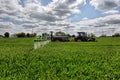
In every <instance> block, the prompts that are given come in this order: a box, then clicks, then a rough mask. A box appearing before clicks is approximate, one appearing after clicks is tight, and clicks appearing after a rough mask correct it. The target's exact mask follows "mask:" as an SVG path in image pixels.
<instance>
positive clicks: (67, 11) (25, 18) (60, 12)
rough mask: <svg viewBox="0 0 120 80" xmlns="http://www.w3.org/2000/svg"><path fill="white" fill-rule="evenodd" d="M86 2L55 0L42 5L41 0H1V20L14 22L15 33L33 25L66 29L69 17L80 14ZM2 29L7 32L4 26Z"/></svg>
mask: <svg viewBox="0 0 120 80" xmlns="http://www.w3.org/2000/svg"><path fill="white" fill-rule="evenodd" d="M8 4H9V5H8ZM84 4H85V0H53V1H52V2H51V3H49V4H48V5H47V6H42V5H41V3H40V0H23V2H22V0H11V1H10V0H0V14H1V16H0V22H1V23H3V24H6V23H7V22H9V23H12V24H13V27H11V30H12V29H14V31H13V32H15V33H16V32H19V31H29V30H28V29H29V28H30V29H31V27H32V28H35V29H37V28H36V26H37V27H38V28H39V29H43V30H44V29H45V28H46V26H49V28H48V27H47V28H48V29H49V30H50V29H51V30H55V29H62V30H65V29H66V27H67V26H69V25H70V23H69V21H68V20H67V18H68V17H69V16H70V15H71V14H79V13H80V10H79V9H78V8H79V7H80V6H83V5H84ZM6 20H7V21H6ZM3 21H4V22H3ZM3 27H4V26H3ZM6 28H8V29H9V27H6ZM15 29H16V30H15ZM20 29H21V30H20ZM0 30H1V32H6V30H4V29H3V28H0Z"/></svg>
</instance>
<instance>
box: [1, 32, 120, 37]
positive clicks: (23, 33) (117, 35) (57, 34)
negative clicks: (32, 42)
mask: <svg viewBox="0 0 120 80" xmlns="http://www.w3.org/2000/svg"><path fill="white" fill-rule="evenodd" d="M44 35H49V34H48V33H42V35H41V36H44ZM36 36H37V33H25V32H20V33H16V34H15V35H14V37H18V38H22V37H36ZM39 36H40V35H39ZM55 36H68V37H75V35H70V34H66V33H65V32H61V31H59V32H56V33H55ZM88 36H90V37H95V34H93V33H91V34H88ZM0 37H5V38H9V37H10V33H9V32H5V33H4V36H2V35H0ZM99 37H120V33H115V34H113V35H112V36H107V35H106V34H102V35H101V36H99Z"/></svg>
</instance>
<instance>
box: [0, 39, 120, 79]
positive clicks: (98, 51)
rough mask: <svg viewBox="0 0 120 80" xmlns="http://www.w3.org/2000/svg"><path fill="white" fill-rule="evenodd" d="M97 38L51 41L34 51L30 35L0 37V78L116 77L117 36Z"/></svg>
mask: <svg viewBox="0 0 120 80" xmlns="http://www.w3.org/2000/svg"><path fill="white" fill-rule="evenodd" d="M97 40H98V42H51V43H49V44H47V45H45V46H44V47H41V48H39V49H36V50H34V49H33V39H32V38H20V39H18V38H13V39H2V38H0V79H1V80H12V79H14V80H84V79H85V80H86V79H89V80H96V79H98V80H104V79H107V80H109V79H113V80H118V79H120V69H119V68H120V38H98V39H97Z"/></svg>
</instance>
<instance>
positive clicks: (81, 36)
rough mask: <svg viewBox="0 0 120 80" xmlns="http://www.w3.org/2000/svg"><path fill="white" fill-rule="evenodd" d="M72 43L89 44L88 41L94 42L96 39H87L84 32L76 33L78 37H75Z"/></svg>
mask: <svg viewBox="0 0 120 80" xmlns="http://www.w3.org/2000/svg"><path fill="white" fill-rule="evenodd" d="M74 41H75V42H80V41H82V42H90V41H91V42H95V41H96V39H95V37H88V36H87V33H85V32H78V36H76V37H75V38H74Z"/></svg>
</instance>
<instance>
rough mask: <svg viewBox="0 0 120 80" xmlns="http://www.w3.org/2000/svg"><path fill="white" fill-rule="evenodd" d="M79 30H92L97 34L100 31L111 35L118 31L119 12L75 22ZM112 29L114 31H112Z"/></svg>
mask: <svg viewBox="0 0 120 80" xmlns="http://www.w3.org/2000/svg"><path fill="white" fill-rule="evenodd" d="M76 25H77V26H79V27H77V28H78V30H79V31H81V30H82V31H86V32H89V33H90V32H92V33H96V34H98V33H99V35H100V34H102V33H105V34H108V35H111V34H112V33H116V32H120V28H119V27H120V14H114V15H108V16H105V17H100V18H96V19H89V20H83V21H80V22H79V23H76ZM113 30H114V31H113Z"/></svg>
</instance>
